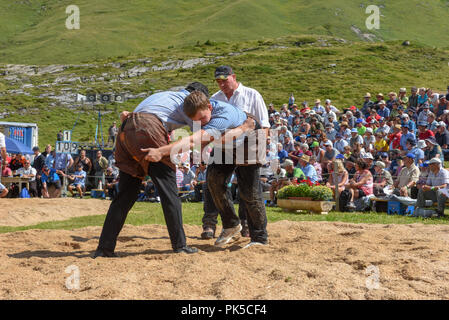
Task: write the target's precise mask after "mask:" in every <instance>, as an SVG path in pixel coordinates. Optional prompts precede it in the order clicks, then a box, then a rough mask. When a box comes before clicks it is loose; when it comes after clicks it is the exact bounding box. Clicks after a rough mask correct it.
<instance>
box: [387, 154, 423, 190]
mask: <svg viewBox="0 0 449 320" xmlns="http://www.w3.org/2000/svg"><path fill="white" fill-rule="evenodd" d="M415 160H416V158H415V154H413V153H411V152H409V153H407V155H406V156H405V157H404V158H403V161H404V167H403V168H402V170H401V172H400V173H399V175H398V178H397V179H396V181H395V182H394V191H393V193H394V194H396V195H398V196H402V197H410V195H411V190H412V188H413V187H414V186H415V185H416V183H417V182H418V179H419V174H420V171H419V168H418V167H417V166H416V163H415Z"/></svg>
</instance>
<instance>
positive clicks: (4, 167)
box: [2, 163, 12, 177]
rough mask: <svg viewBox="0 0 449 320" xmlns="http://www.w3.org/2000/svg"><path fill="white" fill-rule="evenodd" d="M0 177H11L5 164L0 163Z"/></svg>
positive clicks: (9, 169) (10, 172) (9, 170)
mask: <svg viewBox="0 0 449 320" xmlns="http://www.w3.org/2000/svg"><path fill="white" fill-rule="evenodd" d="M2 177H12V170H11V168H10V167H9V166H8V165H7V164H6V163H2Z"/></svg>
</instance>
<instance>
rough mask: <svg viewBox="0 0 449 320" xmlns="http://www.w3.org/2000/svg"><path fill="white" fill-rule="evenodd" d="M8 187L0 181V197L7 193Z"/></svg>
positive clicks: (4, 196)
mask: <svg viewBox="0 0 449 320" xmlns="http://www.w3.org/2000/svg"><path fill="white" fill-rule="evenodd" d="M8 192H9V191H8V188H6V187H5V186H4V185H2V184H1V183H0V198H6V196H7V195H8Z"/></svg>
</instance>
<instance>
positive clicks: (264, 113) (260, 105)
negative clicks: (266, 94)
mask: <svg viewBox="0 0 449 320" xmlns="http://www.w3.org/2000/svg"><path fill="white" fill-rule="evenodd" d="M252 110H253V111H254V116H255V117H256V119H257V120H259V122H260V124H261V126H262V127H264V128H269V127H270V121H269V117H268V110H267V106H266V105H265V101H264V100H263V98H262V95H261V94H260V93H259V92H257V91H256V90H254V95H253V106H252Z"/></svg>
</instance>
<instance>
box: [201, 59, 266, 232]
mask: <svg viewBox="0 0 449 320" xmlns="http://www.w3.org/2000/svg"><path fill="white" fill-rule="evenodd" d="M215 81H216V82H217V84H218V87H219V88H220V90H219V91H218V92H216V93H215V94H214V95H213V96H212V97H211V99H212V100H218V101H223V102H226V103H229V104H232V105H233V106H236V107H238V108H239V109H240V110H242V111H244V112H247V113H249V114H252V115H253V116H254V117H255V120H256V121H257V122H258V123H260V124H261V126H262V128H264V129H266V131H267V134H266V136H267V137H268V129H269V128H270V122H269V117H268V110H267V106H266V105H265V102H264V100H263V98H262V95H261V94H260V93H259V92H258V91H257V90H255V89H252V88H249V87H245V86H244V85H243V84H242V83H240V82H237V78H236V75H235V73H234V71H233V70H232V68H231V67H230V66H219V67H218V68H216V69H215ZM211 166H214V165H213V164H211V165H209V167H211ZM209 167H208V170H207V172H209V171H211V170H209ZM212 169H213V168H212ZM207 172H206V175H207ZM257 174H258V176H259V175H260V170H259V171H258V173H257ZM259 180H260V179H259ZM206 181H207V179H206ZM203 192H204V216H203V219H202V222H203V232H202V234H201V238H202V239H212V238H213V237H214V235H215V230H216V226H217V223H218V221H217V216H218V210H217V208H216V206H215V204H214V201H213V200H212V197H211V195H210V192H209V189H208V187H207V185H206V184H205V185H204V189H203ZM228 192H230V191H228ZM246 217H247V208H246V207H245V205H244V202H243V201H241V202H240V205H239V218H240V220H241V224H242V231H241V234H242V236H243V237H249V229H248V222H247V218H246Z"/></svg>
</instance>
